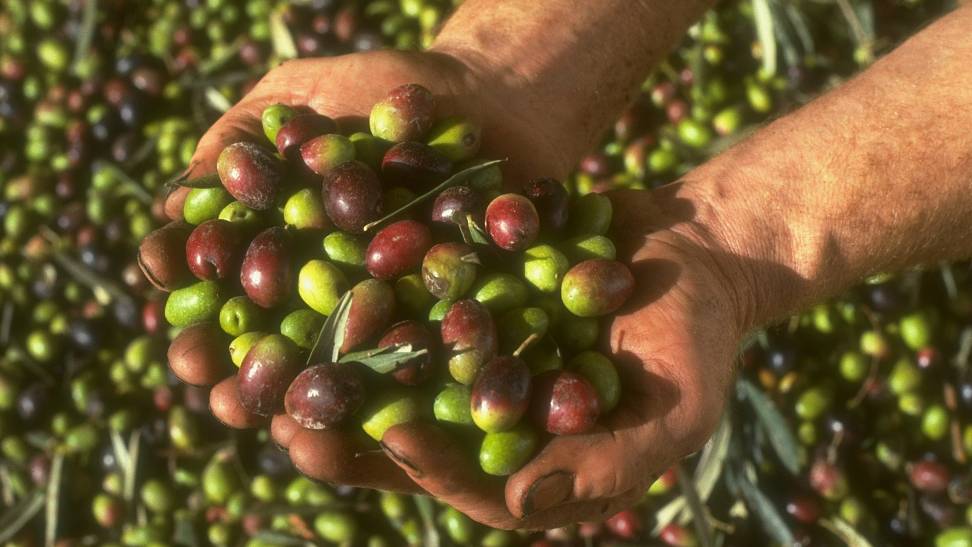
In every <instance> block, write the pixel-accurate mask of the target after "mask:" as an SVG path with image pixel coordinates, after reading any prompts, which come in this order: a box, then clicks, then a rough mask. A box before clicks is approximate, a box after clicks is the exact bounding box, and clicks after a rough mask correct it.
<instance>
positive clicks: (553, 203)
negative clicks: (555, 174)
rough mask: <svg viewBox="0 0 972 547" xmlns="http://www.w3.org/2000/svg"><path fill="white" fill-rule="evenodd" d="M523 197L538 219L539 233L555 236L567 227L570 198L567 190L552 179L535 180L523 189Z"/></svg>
mask: <svg viewBox="0 0 972 547" xmlns="http://www.w3.org/2000/svg"><path fill="white" fill-rule="evenodd" d="M523 195H525V196H526V197H527V198H528V199H529V200H530V201H531V202H532V203H533V206H534V207H535V208H536V210H537V216H539V217H540V232H541V233H543V234H546V235H557V234H560V233H562V232H563V231H564V228H565V227H566V226H567V210H568V204H569V201H570V196H569V195H568V194H567V188H566V187H565V186H564V185H563V184H561V183H560V182H558V181H556V180H554V179H537V180H534V181H532V182H530V183H528V184H527V185H526V186H524V187H523Z"/></svg>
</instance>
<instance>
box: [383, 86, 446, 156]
mask: <svg viewBox="0 0 972 547" xmlns="http://www.w3.org/2000/svg"><path fill="white" fill-rule="evenodd" d="M434 116H435V98H434V97H433V96H432V92H431V91H429V90H428V89H426V88H424V87H422V86H420V85H418V84H405V85H401V86H399V87H396V88H395V89H393V90H391V91H390V92H389V93H388V95H387V96H386V97H385V98H384V99H382V100H381V101H379V102H377V103H375V105H374V106H373V107H372V109H371V115H370V117H369V125H370V127H371V133H372V134H373V135H374V136H376V137H378V138H380V139H384V140H386V141H392V142H402V141H416V140H421V139H422V138H423V137H424V136H425V134H426V133H428V131H429V129H431V128H432V124H433V122H434Z"/></svg>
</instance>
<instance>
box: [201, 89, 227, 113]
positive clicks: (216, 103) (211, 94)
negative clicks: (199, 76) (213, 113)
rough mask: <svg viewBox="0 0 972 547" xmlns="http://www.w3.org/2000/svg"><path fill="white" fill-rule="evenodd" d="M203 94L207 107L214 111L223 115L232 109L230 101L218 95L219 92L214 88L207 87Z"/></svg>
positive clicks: (220, 94) (224, 96)
mask: <svg viewBox="0 0 972 547" xmlns="http://www.w3.org/2000/svg"><path fill="white" fill-rule="evenodd" d="M205 93H206V102H208V103H209V106H211V107H213V109H214V110H217V111H219V112H220V113H223V112H226V111H227V110H229V109H230V108H233V103H231V102H230V100H229V99H227V98H226V95H223V94H222V93H220V91H219V90H218V89H216V88H215V87H207V88H206V91H205Z"/></svg>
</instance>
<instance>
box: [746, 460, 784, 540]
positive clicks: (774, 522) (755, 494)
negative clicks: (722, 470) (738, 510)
mask: <svg viewBox="0 0 972 547" xmlns="http://www.w3.org/2000/svg"><path fill="white" fill-rule="evenodd" d="M736 484H737V485H738V487H739V491H740V493H741V494H742V497H743V499H744V500H745V501H746V506H747V507H748V508H749V509H750V510H751V511H752V512H753V513H754V514H755V515H756V517H757V518H758V519H759V521H760V523H762V525H763V528H764V529H765V530H766V533H767V534H769V535H770V537H772V538H773V539H774V540H775V541H776V542H777V543H778V544H780V545H793V543H794V539H793V532H792V531H790V528H789V527H788V526H787V525H786V521H784V520H783V517H782V516H780V513H779V512H778V511H777V510H776V506H774V505H773V502H772V501H770V499H769V498H767V497H766V496H765V495H764V494H763V493H762V492H761V491H760V490H759V488H758V487H757V486H756V485H755V484H753V482H752V481H750V479H749V478H748V477H747V476H746V475H745V473H740V474H739V475H738V476H737V477H736Z"/></svg>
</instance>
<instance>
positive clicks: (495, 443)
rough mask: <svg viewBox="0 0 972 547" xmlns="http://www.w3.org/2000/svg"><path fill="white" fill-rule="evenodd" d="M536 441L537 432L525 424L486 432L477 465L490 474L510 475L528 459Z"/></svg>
mask: <svg viewBox="0 0 972 547" xmlns="http://www.w3.org/2000/svg"><path fill="white" fill-rule="evenodd" d="M537 442H538V440H537V434H536V433H535V432H534V431H533V430H532V429H530V427H529V426H527V425H520V426H517V427H515V428H513V429H511V430H509V431H499V432H493V433H487V434H486V435H485V436H484V437H483V442H482V444H481V445H480V447H479V466H480V467H481V468H482V470H483V471H485V472H486V473H487V474H490V475H496V476H506V475H512V474H513V473H515V472H516V471H518V470H519V469H520V468H521V467H523V465H524V464H525V463H526V462H527V461H528V460H529V459H530V456H532V455H533V452H534V451H535V450H536V447H537Z"/></svg>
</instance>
